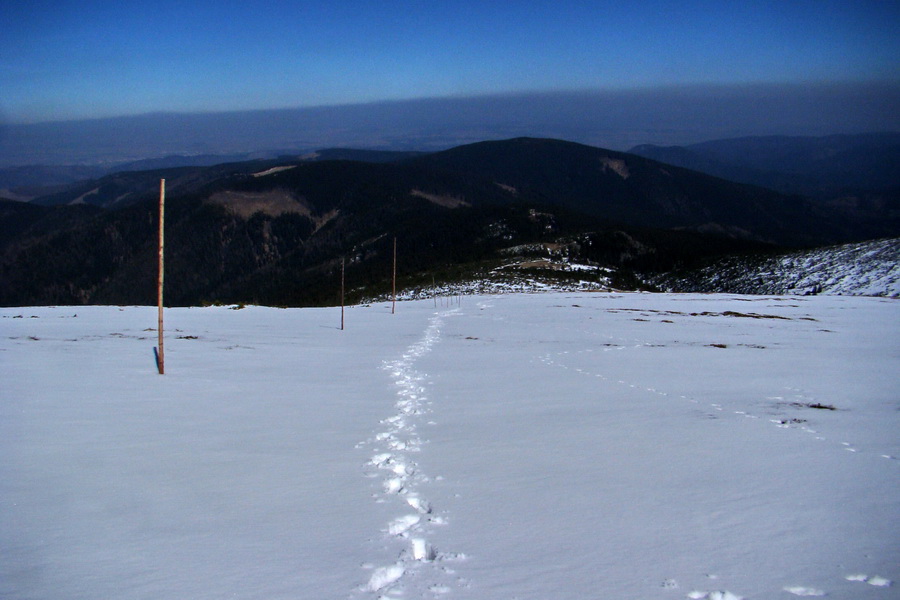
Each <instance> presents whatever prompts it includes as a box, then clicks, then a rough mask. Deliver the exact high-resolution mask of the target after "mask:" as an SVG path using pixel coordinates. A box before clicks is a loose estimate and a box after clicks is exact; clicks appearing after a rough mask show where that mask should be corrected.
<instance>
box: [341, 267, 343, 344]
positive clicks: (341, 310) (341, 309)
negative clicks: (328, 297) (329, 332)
mask: <svg viewBox="0 0 900 600" xmlns="http://www.w3.org/2000/svg"><path fill="white" fill-rule="evenodd" d="M343 330H344V259H343V258H341V331H343Z"/></svg>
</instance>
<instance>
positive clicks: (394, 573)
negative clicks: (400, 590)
mask: <svg viewBox="0 0 900 600" xmlns="http://www.w3.org/2000/svg"><path fill="white" fill-rule="evenodd" d="M404 573H406V569H404V568H403V565H402V564H400V563H397V564H396V565H391V566H389V567H381V568H378V569H375V572H374V573H372V576H371V577H370V578H369V583H368V584H367V585H366V589H367V590H368V591H370V592H378V591H381V590H383V589H384V588H386V587H388V586H389V585H391V584H393V583H396V582H397V580H398V579H400V578H401V577H403V574H404Z"/></svg>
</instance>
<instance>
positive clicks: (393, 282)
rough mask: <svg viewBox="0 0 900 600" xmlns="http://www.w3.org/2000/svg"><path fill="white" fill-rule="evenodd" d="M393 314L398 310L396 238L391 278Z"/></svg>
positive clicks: (395, 240) (395, 239)
mask: <svg viewBox="0 0 900 600" xmlns="http://www.w3.org/2000/svg"><path fill="white" fill-rule="evenodd" d="M391 296H392V297H393V301H392V302H391V314H394V312H395V311H396V308H397V238H396V237H394V274H393V276H392V277H391Z"/></svg>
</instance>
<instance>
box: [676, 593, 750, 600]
mask: <svg viewBox="0 0 900 600" xmlns="http://www.w3.org/2000/svg"><path fill="white" fill-rule="evenodd" d="M687 597H688V598H690V599H691V600H744V597H743V596H738V595H737V594H733V593H731V592H729V591H717V592H700V591H693V592H691V593H689V594H688V595H687Z"/></svg>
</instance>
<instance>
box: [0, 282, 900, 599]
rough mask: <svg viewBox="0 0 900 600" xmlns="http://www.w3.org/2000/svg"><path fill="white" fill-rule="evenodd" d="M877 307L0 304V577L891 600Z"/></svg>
mask: <svg viewBox="0 0 900 600" xmlns="http://www.w3.org/2000/svg"><path fill="white" fill-rule="evenodd" d="M898 306H900V305H898V304H897V303H896V301H891V300H881V299H871V298H827V297H814V298H789V297H788V298H772V297H739V296H701V295H649V294H591V293H568V294H562V293H556V294H541V295H525V296H521V295H519V296H517V295H510V296H493V297H489V296H485V297H465V298H463V299H462V300H461V302H460V304H459V305H458V306H455V307H454V308H449V307H447V308H445V307H440V308H435V307H434V304H433V303H432V301H431V300H423V301H418V302H404V303H401V304H400V305H398V313H397V314H396V315H391V314H390V308H389V307H387V308H386V307H385V306H384V305H383V304H379V305H372V306H367V307H362V306H361V307H352V308H350V309H349V310H348V314H347V317H348V319H347V325H348V329H347V330H346V331H344V332H341V331H338V329H337V325H338V323H339V321H338V319H339V317H338V313H336V312H335V310H334V309H302V310H278V309H267V308H259V307H249V308H246V309H243V310H229V309H227V308H224V307H218V308H208V309H170V310H168V311H167V313H166V314H167V326H168V327H169V329H168V330H167V331H168V332H169V334H168V335H167V347H166V349H167V352H166V356H167V374H166V375H165V376H159V375H156V373H155V368H154V365H153V359H152V347H153V345H154V344H155V340H156V332H155V331H145V329H147V328H150V327H153V326H155V322H156V321H155V309H151V308H145V307H125V308H117V307H78V308H72V307H68V308H14V309H12V308H11V309H0V374H2V376H3V381H4V382H5V384H4V386H3V392H2V394H0V397H2V400H3V401H2V402H0V445H2V446H0V457H2V458H0V501H2V502H3V510H2V511H0V596H2V597H15V598H35V599H37V598H47V599H49V598H98V597H104V598H146V597H153V598H173V599H174V598H185V597H190V598H221V597H233V598H352V599H359V598H395V599H399V598H466V599H494V598H521V599H535V600H537V599H544V598H548V597H564V598H617V599H618V598H621V599H630V598H642V599H656V598H659V599H673V600H674V599H681V598H694V599H707V600H712V599H718V600H725V599H734V598H745V599H748V600H749V599H754V598H759V599H762V598H775V599H777V598H791V597H797V596H807V597H816V596H825V597H828V598H844V599H851V598H853V599H863V600H865V599H867V598H872V599H877V598H892V597H897V596H896V593H897V589H898V588H897V584H896V583H895V582H897V580H898V577H900V572H898V568H900V548H898V546H897V544H896V540H897V539H900V523H898V520H897V519H896V515H897V514H898V510H900V493H898V492H900V486H898V475H900V473H898V468H900V463H898V461H897V460H896V459H895V457H897V456H898V455H900V439H898V436H897V433H896V432H897V430H898V428H897V426H898V420H900V411H898V409H900V404H898V398H900V396H898V385H897V377H896V373H897V371H898V369H897V367H898V362H900V335H898V334H900V319H898ZM76 313H77V315H78V316H77V317H75V316H73V315H74V314H76ZM32 316H34V317H35V318H31V317H32ZM20 317H21V318H20ZM832 409H833V410H832Z"/></svg>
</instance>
